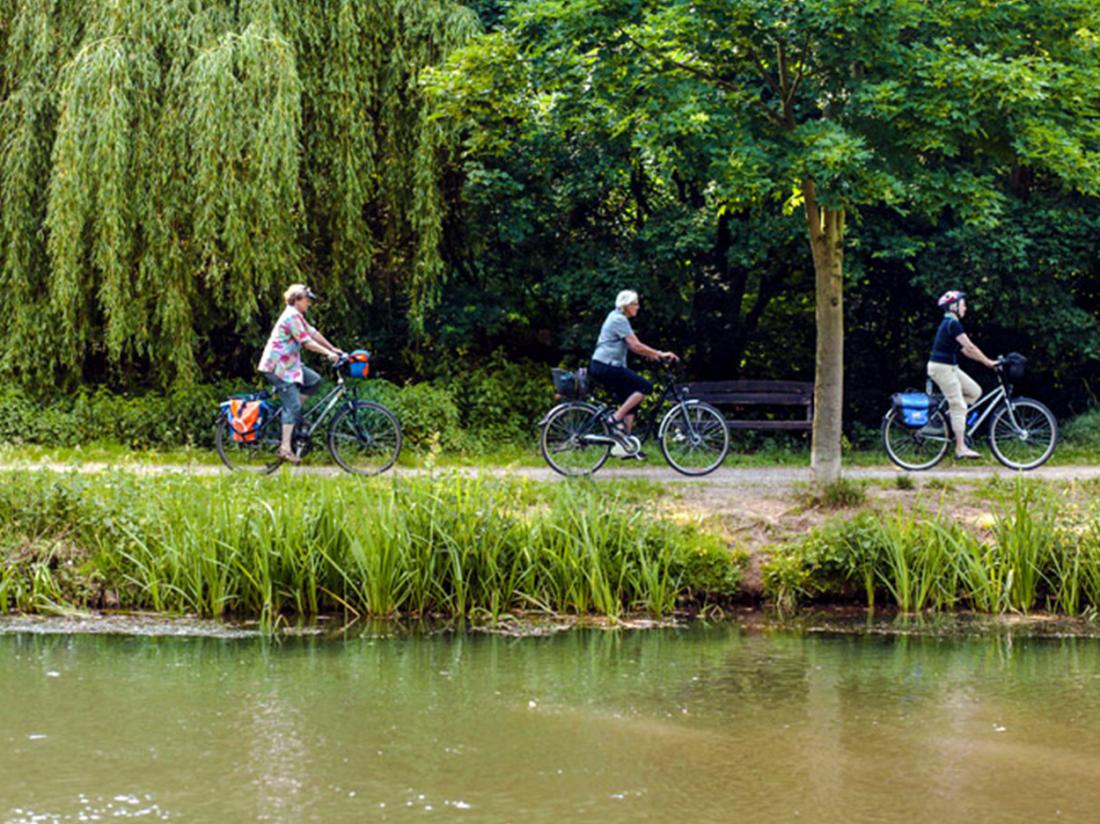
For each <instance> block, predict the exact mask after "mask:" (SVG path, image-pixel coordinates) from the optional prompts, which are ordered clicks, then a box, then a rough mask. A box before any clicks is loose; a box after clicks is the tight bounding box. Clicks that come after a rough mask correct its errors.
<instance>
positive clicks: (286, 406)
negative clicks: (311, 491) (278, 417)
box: [257, 283, 344, 463]
mask: <svg viewBox="0 0 1100 824" xmlns="http://www.w3.org/2000/svg"><path fill="white" fill-rule="evenodd" d="M316 297H317V296H316V295H315V294H313V292H312V291H311V290H310V289H309V287H308V286H306V285H305V284H302V283H295V284H292V285H291V286H290V288H288V289H287V290H286V292H284V293H283V298H285V299H286V309H284V310H283V313H282V314H281V315H279V319H278V320H277V321H276V322H275V328H274V329H272V330H271V336H270V337H269V338H268V339H267V346H265V347H264V353H263V355H262V356H261V357H260V364H259V366H258V367H257V369H259V371H260V374H261V375H263V376H264V378H266V379H267V381H268V383H270V384H271V385H272V386H273V387H274V388H275V391H276V392H277V393H278V395H279V397H280V398H282V401H283V413H282V415H283V417H282V420H283V442H282V445H281V446H280V447H279V457H280V458H282V459H283V460H286V461H290V462H291V463H298V462H299V461H300V460H301V459H300V458H299V457H298V456H297V455H296V454H294V450H293V447H292V445H291V437H292V436H293V434H294V424H295V423H297V421H298V419H299V417H300V416H301V414H302V397H303V396H305V397H309V395H310V393H311V390H312V389H313V388H314V387H316V386H317V384H318V383H320V382H321V376H320V375H318V374H317V373H316V372H314V371H313V370H312V369H310V368H309V367H308V366H305V365H304V364H303V363H302V355H301V349H302V347H303V346H304V347H305V348H306V349H311V350H312V351H314V352H317V353H319V354H322V355H326V356H327V357H328V359H329V360H330V361H332V362H333V363H336V361H338V360H340V358H341V357H343V356H344V352H343V351H341V350H340V349H337V348H336V347H335V346H333V345H332V344H331V343H329V342H328V341H327V340H326V339H325V336H324V335H322V334H321V333H320V332H318V331H317V330H316V329H315V328H314V327H313V326H310V324H309V321H307V320H306V312H308V311H309V306H310V304H311V303H312V302H313V300H314V299H315V298H316Z"/></svg>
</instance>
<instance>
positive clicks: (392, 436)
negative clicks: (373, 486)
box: [328, 401, 401, 475]
mask: <svg viewBox="0 0 1100 824" xmlns="http://www.w3.org/2000/svg"><path fill="white" fill-rule="evenodd" d="M328 451H329V453H330V454H331V455H332V458H333V460H334V461H336V463H338V464H339V465H340V467H341V468H342V469H343V470H344V471H346V472H351V473H353V474H355V475H378V474H379V473H382V472H385V471H386V470H387V469H389V468H390V467H391V466H393V465H394V463H396V461H397V456H398V455H400V454H401V424H400V423H399V422H398V420H397V416H396V415H394V414H393V412H391V411H390V410H389V409H387V408H386V407H384V406H382V404H380V403H373V402H372V401H355V402H353V403H352V404H350V405H348V406H345V407H344V408H343V409H341V410H340V411H339V412H337V413H336V417H335V418H333V419H332V423H331V424H329V427H328Z"/></svg>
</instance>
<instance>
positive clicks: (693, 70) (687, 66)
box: [620, 30, 794, 129]
mask: <svg viewBox="0 0 1100 824" xmlns="http://www.w3.org/2000/svg"><path fill="white" fill-rule="evenodd" d="M620 33H621V34H622V36H623V37H625V38H626V39H627V40H628V41H630V42H631V43H633V44H634V45H635V46H636V47H637V48H638V49H640V50H641V51H642V52H644V53H645V54H648V55H649V56H650V57H653V58H656V59H657V60H659V61H661V62H662V63H667V64H668V65H670V66H672V67H674V68H677V69H682V70H683V71H686V72H688V73H690V74H693V75H695V76H696V77H699V78H701V79H703V80H706V81H707V82H708V83H714V84H715V85H716V86H720V87H722V88H724V89H728V90H729V91H741V88H740V87H739V86H738V85H737V84H736V83H734V82H732V81H730V80H728V79H726V78H724V77H722V76H721V75H718V74H715V73H714V72H711V71H707V70H706V69H703V68H700V67H699V66H694V65H692V64H691V63H685V62H683V61H682V60H677V59H676V58H674V57H670V56H669V55H667V54H664V53H663V52H659V51H657V50H655V49H652V48H650V47H648V46H645V45H643V44H642V43H640V42H638V41H637V40H636V39H635V38H634V37H632V36H631V35H630V33H629V32H625V31H621V30H620ZM752 54H753V57H754V59H756V61H757V65H758V66H760V69H761V72H762V73H763V79H764V81H765V82H766V83H767V84H768V85H769V86H770V87H771V88H772V89H773V90H774V91H775V92H776V94H777V95H778V96H779V97H780V99H782V92H780V91H779V89H778V87H777V86H776V85H775V81H774V80H772V78H771V76H770V75H768V74H767V72H766V71H764V68H763V65H762V64H761V63H760V60H759V58H758V57H756V55H755V53H752ZM752 102H753V104H754V105H755V106H756V107H757V108H758V109H760V110H761V111H763V112H764V114H766V115H767V116H768V119H769V120H771V121H772V123H774V124H775V125H776V126H778V127H779V128H781V129H791V128H793V127H794V124H793V122H788V121H789V119H788V118H784V116H783V115H781V114H779V113H778V112H777V111H775V110H774V109H772V108H771V107H770V106H768V105H767V104H766V103H765V102H764V101H763V100H760V99H759V98H754V99H753V101H752Z"/></svg>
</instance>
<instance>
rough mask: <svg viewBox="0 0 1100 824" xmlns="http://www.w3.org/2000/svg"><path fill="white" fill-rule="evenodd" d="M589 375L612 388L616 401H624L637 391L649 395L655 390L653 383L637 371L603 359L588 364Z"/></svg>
mask: <svg viewBox="0 0 1100 824" xmlns="http://www.w3.org/2000/svg"><path fill="white" fill-rule="evenodd" d="M588 377H590V378H591V379H592V380H594V381H596V383H599V384H601V385H602V386H604V387H605V388H607V389H609V390H611V394H612V395H613V396H614V398H615V401H616V403H622V402H623V401H625V400H626V399H627V398H629V397H630V396H631V395H632V394H633V393H635V392H641V393H642V394H643V395H648V394H649V393H650V392H652V391H653V384H652V383H650V382H649V381H647V380H646V379H645V378H643V377H642V376H641V375H639V374H638V373H637V372H634V371H633V370H631V369H627V368H626V367H625V366H612V365H611V364H609V363H604V362H603V361H598V360H594V361H592V362H591V363H590V364H588Z"/></svg>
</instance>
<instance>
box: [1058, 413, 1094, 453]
mask: <svg viewBox="0 0 1100 824" xmlns="http://www.w3.org/2000/svg"><path fill="white" fill-rule="evenodd" d="M1060 435H1061V438H1062V441H1063V442H1064V443H1066V444H1067V445H1069V446H1075V447H1078V448H1081V449H1089V450H1096V452H1097V454H1100V407H1093V408H1092V409H1089V410H1088V411H1087V412H1083V413H1082V414H1080V415H1078V416H1076V417H1074V418H1072V419H1070V420H1068V421H1066V423H1065V424H1063V425H1062V426H1061V427H1060Z"/></svg>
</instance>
